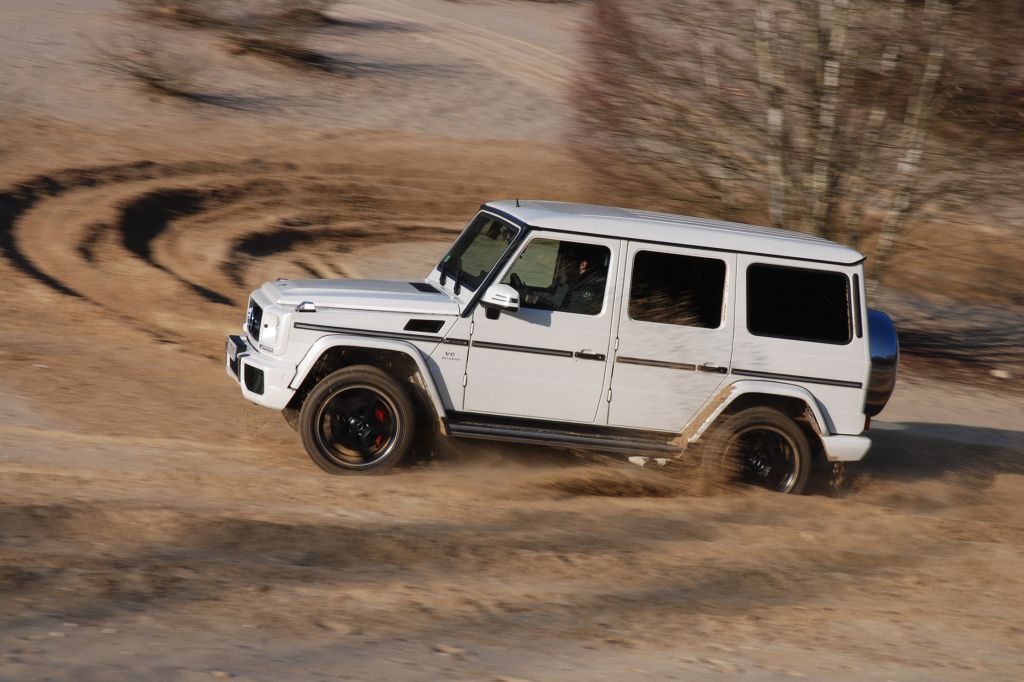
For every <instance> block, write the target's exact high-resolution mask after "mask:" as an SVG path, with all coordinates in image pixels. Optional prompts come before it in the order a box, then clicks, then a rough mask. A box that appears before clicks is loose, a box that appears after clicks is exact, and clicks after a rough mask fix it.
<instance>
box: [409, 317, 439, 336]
mask: <svg viewBox="0 0 1024 682" xmlns="http://www.w3.org/2000/svg"><path fill="white" fill-rule="evenodd" d="M443 326H444V320H409V321H408V322H406V323H405V327H403V329H405V331H407V332H426V333H428V334H436V333H437V332H439V331H441V327H443Z"/></svg>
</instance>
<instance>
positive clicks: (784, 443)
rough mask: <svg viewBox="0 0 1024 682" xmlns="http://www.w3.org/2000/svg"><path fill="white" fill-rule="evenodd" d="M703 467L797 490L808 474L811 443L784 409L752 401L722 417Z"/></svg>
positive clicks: (715, 473)
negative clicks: (739, 409) (762, 405)
mask: <svg viewBox="0 0 1024 682" xmlns="http://www.w3.org/2000/svg"><path fill="white" fill-rule="evenodd" d="M702 467H703V468H704V469H705V471H706V472H707V473H710V474H711V475H713V476H715V477H717V478H723V477H725V478H730V479H732V480H739V481H743V482H746V483H752V484H754V485H758V486H761V487H763V488H767V489H768V490H773V491H775V492H780V493H791V494H794V495H798V494H800V493H802V492H803V490H804V488H805V487H806V486H807V481H808V479H809V478H810V475H811V445H810V443H809V442H808V441H807V436H806V435H804V432H803V431H802V430H801V429H800V427H799V426H797V424H796V422H794V421H793V419H792V418H790V417H788V416H787V415H785V414H783V413H782V412H779V411H778V410H775V409H772V408H770V407H754V408H751V409H748V410H744V411H743V412H739V413H737V414H734V415H731V416H729V417H728V418H726V421H725V422H723V423H722V424H721V425H720V426H718V427H717V428H716V429H715V432H714V433H713V434H712V435H711V437H710V439H709V440H708V443H707V447H706V448H705V449H704V456H703V458H702Z"/></svg>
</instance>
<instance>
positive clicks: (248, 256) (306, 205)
mask: <svg viewBox="0 0 1024 682" xmlns="http://www.w3.org/2000/svg"><path fill="white" fill-rule="evenodd" d="M443 183H444V180H443V179H439V178H434V177H432V176H430V175H429V174H427V173H423V174H422V175H419V174H416V175H414V176H413V177H412V178H409V179H408V181H406V182H404V183H401V184H399V183H395V182H394V180H393V177H387V176H384V175H381V176H377V175H374V174H373V172H372V171H371V172H370V173H366V172H361V173H360V172H355V171H353V169H351V168H347V167H344V166H319V167H315V168H311V169H302V168H299V167H297V166H296V165H295V164H293V163H291V162H286V163H276V162H268V161H263V160H260V159H251V160H249V161H243V162H238V163H219V162H218V163H215V162H205V161H186V162H180V163H173V164H171V163H167V164H164V163H156V162H152V161H139V162H134V163H127V164H118V165H111V166H97V167H95V168H71V169H63V170H56V171H53V172H50V173H44V174H41V175H38V176H35V177H32V178H29V179H27V180H24V181H22V182H20V183H18V184H15V185H14V186H12V187H10V188H9V189H8V190H6V191H2V192H0V257H2V258H3V259H4V260H6V261H7V262H8V263H10V264H11V265H12V266H13V267H14V268H15V270H17V271H18V272H20V273H21V274H22V275H25V276H27V277H28V278H29V279H30V280H32V281H34V282H36V283H37V284H40V285H43V286H45V287H46V288H48V289H49V290H51V291H53V292H55V293H57V294H60V295H62V296H65V297H69V298H73V299H77V300H82V301H84V302H87V303H89V304H91V305H93V306H96V307H97V308H99V309H100V310H102V311H104V312H105V313H106V314H108V315H109V316H111V317H113V318H115V319H118V320H119V321H127V322H128V323H129V324H131V325H132V326H136V327H139V328H141V329H143V330H144V331H146V332H147V333H150V334H151V335H153V336H154V337H155V338H157V339H158V340H160V341H174V342H176V341H178V340H180V339H179V337H178V334H179V332H178V331H177V330H178V329H180V328H181V323H182V322H183V321H184V320H186V319H187V320H188V321H189V326H190V327H191V328H193V329H194V330H197V331H199V332H201V333H202V332H208V333H210V334H211V335H212V334H213V333H215V332H216V333H220V331H216V330H218V329H220V328H221V325H222V318H223V315H222V314H216V313H214V312H213V311H212V309H209V308H206V309H204V310H206V312H202V313H198V314H197V308H196V306H197V304H199V305H205V306H218V307H221V306H231V305H234V304H235V303H238V302H240V300H242V299H243V297H244V294H245V293H246V290H247V289H251V288H252V287H254V286H256V285H258V284H259V282H261V281H264V280H266V279H269V278H271V274H270V273H271V272H273V276H280V275H286V276H297V277H322V276H327V277H331V276H338V275H339V274H344V273H345V272H346V271H345V268H344V265H343V264H342V263H340V262H338V261H340V258H338V257H339V256H341V255H342V254H346V253H350V252H352V251H353V250H356V249H358V248H362V247H365V246H376V245H384V244H389V243H394V242H396V241H402V242H410V241H421V240H422V241H430V240H436V239H437V238H438V237H439V236H442V237H443V236H447V234H448V233H453V232H454V230H453V228H452V227H451V226H447V227H445V226H442V224H430V223H428V222H426V221H424V220H423V218H424V216H425V215H430V217H431V218H435V215H431V214H432V213H436V209H435V204H436V201H437V199H436V198H437V196H438V194H437V190H438V188H439V187H440V186H442V185H443ZM462 189H464V190H465V191H467V192H469V191H472V189H470V188H462ZM437 217H438V218H439V219H441V220H444V217H445V216H443V215H442V216H437ZM460 220H461V219H453V223H452V224H453V225H457V224H459V222H460ZM257 264H258V265H259V267H258V268H254V267H253V266H254V265H257ZM250 270H252V272H250Z"/></svg>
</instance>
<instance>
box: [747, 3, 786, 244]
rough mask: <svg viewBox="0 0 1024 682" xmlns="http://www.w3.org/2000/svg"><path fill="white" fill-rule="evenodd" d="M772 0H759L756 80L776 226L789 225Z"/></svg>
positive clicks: (770, 207)
mask: <svg viewBox="0 0 1024 682" xmlns="http://www.w3.org/2000/svg"><path fill="white" fill-rule="evenodd" d="M772 2H773V0H758V3H757V10H756V15H755V18H754V26H755V29H756V31H757V41H756V42H757V79H758V83H759V84H760V86H761V91H762V92H763V93H764V97H765V100H766V101H767V104H768V106H767V112H766V121H765V123H766V127H767V131H768V216H769V219H770V221H771V224H772V226H773V227H785V225H786V178H785V175H784V170H783V168H784V160H783V154H784V153H785V149H786V145H785V139H786V134H785V128H784V115H785V113H784V111H783V109H782V93H781V87H780V82H779V74H778V73H777V71H776V65H775V62H776V60H775V54H774V51H775V43H774V40H773V33H774V30H775V8H774V7H773V6H772Z"/></svg>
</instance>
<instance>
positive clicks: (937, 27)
mask: <svg viewBox="0 0 1024 682" xmlns="http://www.w3.org/2000/svg"><path fill="white" fill-rule="evenodd" d="M995 18H998V19H1001V20H1002V26H1003V27H1004V28H1003V29H1002V30H1008V31H1009V32H1010V35H1011V36H1012V37H1015V38H1020V37H1022V35H1024V34H1022V33H1021V27H1022V26H1024V15H1021V13H1020V12H1019V8H1016V7H1015V3H1013V2H1012V1H1010V0H988V2H987V3H984V7H983V8H981V9H980V10H979V8H978V7H975V3H973V2H966V1H958V0H721V1H720V2H715V3H689V2H687V3H681V2H673V1H672V0H630V2H629V3H628V4H627V3H626V2H625V1H624V0H596V3H595V7H594V10H593V15H592V19H591V23H590V25H589V26H588V30H587V32H586V35H587V39H586V41H587V45H588V47H589V50H588V56H589V62H588V70H587V72H586V73H585V74H584V77H583V78H582V79H581V83H580V86H579V89H578V92H577V93H576V94H577V98H576V101H577V102H578V106H577V110H578V121H579V127H578V131H579V132H580V133H581V136H580V137H581V139H580V144H579V145H578V146H579V148H580V149H581V153H582V154H583V156H584V158H585V159H586V160H587V161H589V162H591V163H592V165H593V166H594V167H595V168H598V169H600V171H601V173H602V174H604V175H607V176H608V177H609V178H614V179H615V181H616V182H618V183H619V184H620V186H623V187H630V188H631V190H632V191H633V193H634V194H635V193H636V191H639V192H642V193H644V194H647V195H655V196H657V197H663V198H665V199H666V200H667V203H669V204H670V205H672V206H678V207H680V208H685V209H689V210H693V209H694V208H697V209H698V210H699V211H704V212H710V213H714V214H716V215H720V216H725V217H739V216H743V217H745V218H747V219H753V220H755V221H762V220H764V214H765V213H767V218H768V222H769V223H770V224H772V225H775V226H780V227H781V226H785V227H789V228H794V229H801V230H804V231H807V232H810V233H813V234H817V235H821V236H825V237H828V238H831V239H836V240H840V241H844V242H846V243H849V244H851V245H853V246H855V247H858V248H863V247H864V246H871V247H872V248H871V250H872V268H871V273H872V276H873V277H872V281H874V280H876V279H877V277H878V276H880V275H881V274H882V273H883V272H884V270H885V268H886V266H887V264H888V262H889V260H890V258H891V255H892V253H893V249H894V248H895V246H896V245H897V244H898V242H899V238H900V235H901V233H902V231H903V229H904V227H905V225H906V223H907V220H908V217H909V216H910V215H912V214H913V213H914V212H915V211H918V210H919V209H921V207H922V205H924V204H926V203H927V202H928V201H929V200H931V199H934V198H943V199H945V200H948V198H949V197H950V196H951V192H961V193H963V192H965V191H966V190H967V188H968V185H969V184H970V183H969V182H965V180H964V177H963V175H962V174H961V175H959V176H957V175H955V174H951V173H948V172H940V171H941V170H942V169H943V167H944V166H947V167H948V166H954V165H955V164H954V163H951V159H953V158H966V157H965V155H970V153H971V150H970V149H967V148H966V147H958V146H957V145H956V144H955V140H953V139H946V140H944V141H943V145H942V146H941V147H940V148H938V149H936V150H934V151H933V154H932V155H931V157H932V158H931V159H930V160H929V158H928V157H929V154H928V151H929V150H928V144H929V142H930V141H931V140H932V138H933V137H935V136H936V134H937V131H938V132H941V131H943V130H945V131H946V132H949V130H950V128H951V127H955V126H957V125H959V124H960V121H958V120H957V116H958V114H962V113H963V112H962V111H959V112H958V111H957V110H956V108H955V107H954V108H950V107H947V106H946V105H947V104H948V103H949V102H950V101H951V99H952V98H954V97H955V95H956V93H957V92H958V91H959V90H960V83H961V82H965V78H973V79H976V80H977V82H984V83H986V84H987V85H989V86H991V88H990V89H995V90H1001V91H1003V92H1006V91H1007V88H1008V87H1009V86H1008V84H1007V80H1006V79H1005V78H1004V80H1003V81H1002V82H998V81H997V79H996V78H994V77H993V75H992V74H991V72H990V70H989V69H990V68H991V65H992V64H993V63H995V62H996V61H999V60H1002V61H1003V62H1007V63H1009V64H1011V65H1014V66H1011V67H1010V68H1009V69H1004V71H1007V70H1008V71H1010V72H1013V74H1012V75H1013V78H1011V79H1010V80H1011V81H1013V79H1014V78H1017V75H1018V74H1017V73H1016V71H1015V69H1016V67H1017V66H1020V65H1021V64H1024V61H1022V59H1021V57H1020V55H1017V54H1014V50H1013V48H1012V47H1010V46H1011V45H1014V44H1017V45H1019V44H1020V43H1019V42H1016V43H1014V41H1013V40H1011V41H1010V42H1009V43H1006V44H1005V45H1004V46H1003V47H1002V49H1001V50H994V48H993V46H991V45H985V42H986V40H988V36H984V35H978V34H977V32H976V25H977V23H978V22H983V21H989V22H991V21H992V20H993V19H995ZM1006 27H1009V28H1006ZM979 43H980V44H981V46H982V47H985V48H986V49H988V50H989V51H990V52H993V51H995V52H998V55H999V56H998V58H997V57H996V56H995V54H992V55H989V57H988V58H987V59H988V62H987V63H985V58H981V57H979V54H980V52H979V47H978V45H977V44H979ZM981 52H984V50H981ZM951 63H954V64H955V65H956V68H951V66H950V64H951ZM958 69H959V77H960V79H961V81H957V79H956V78H955V77H953V76H955V75H956V73H957V72H958ZM951 72H952V74H953V76H951V75H950V74H951ZM968 74H970V75H969V76H968ZM1004 75H1005V74H1004ZM1014 82H1016V81H1014ZM1011 99H1012V98H1011ZM1004 104H1005V105H1006V106H1004V107H1003V109H1004V110H1005V109H1010V110H1012V108H1013V107H1014V105H1015V104H1017V103H1016V102H1011V101H1008V102H1005V103H1004ZM940 114H941V115H940ZM961 118H963V117H962V116H961ZM1004 126H1009V128H1010V129H1015V130H1016V131H1017V132H1018V135H1017V137H1018V138H1022V137H1024V136H1021V135H1019V133H1020V132H1024V121H1012V120H1010V121H1004ZM960 132H961V131H957V134H956V135H947V138H955V137H957V136H960V137H963V136H962V135H960ZM1014 144H1015V145H1016V147H1015V148H1016V149H1018V150H1019V149H1021V146H1022V145H1021V143H1020V141H1019V139H1018V141H1017V142H1016V143H1014ZM610 159H613V161H611V162H610V161H609V160H610ZM926 161H929V163H930V164H931V165H929V164H928V163H926ZM865 237H867V239H865Z"/></svg>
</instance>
